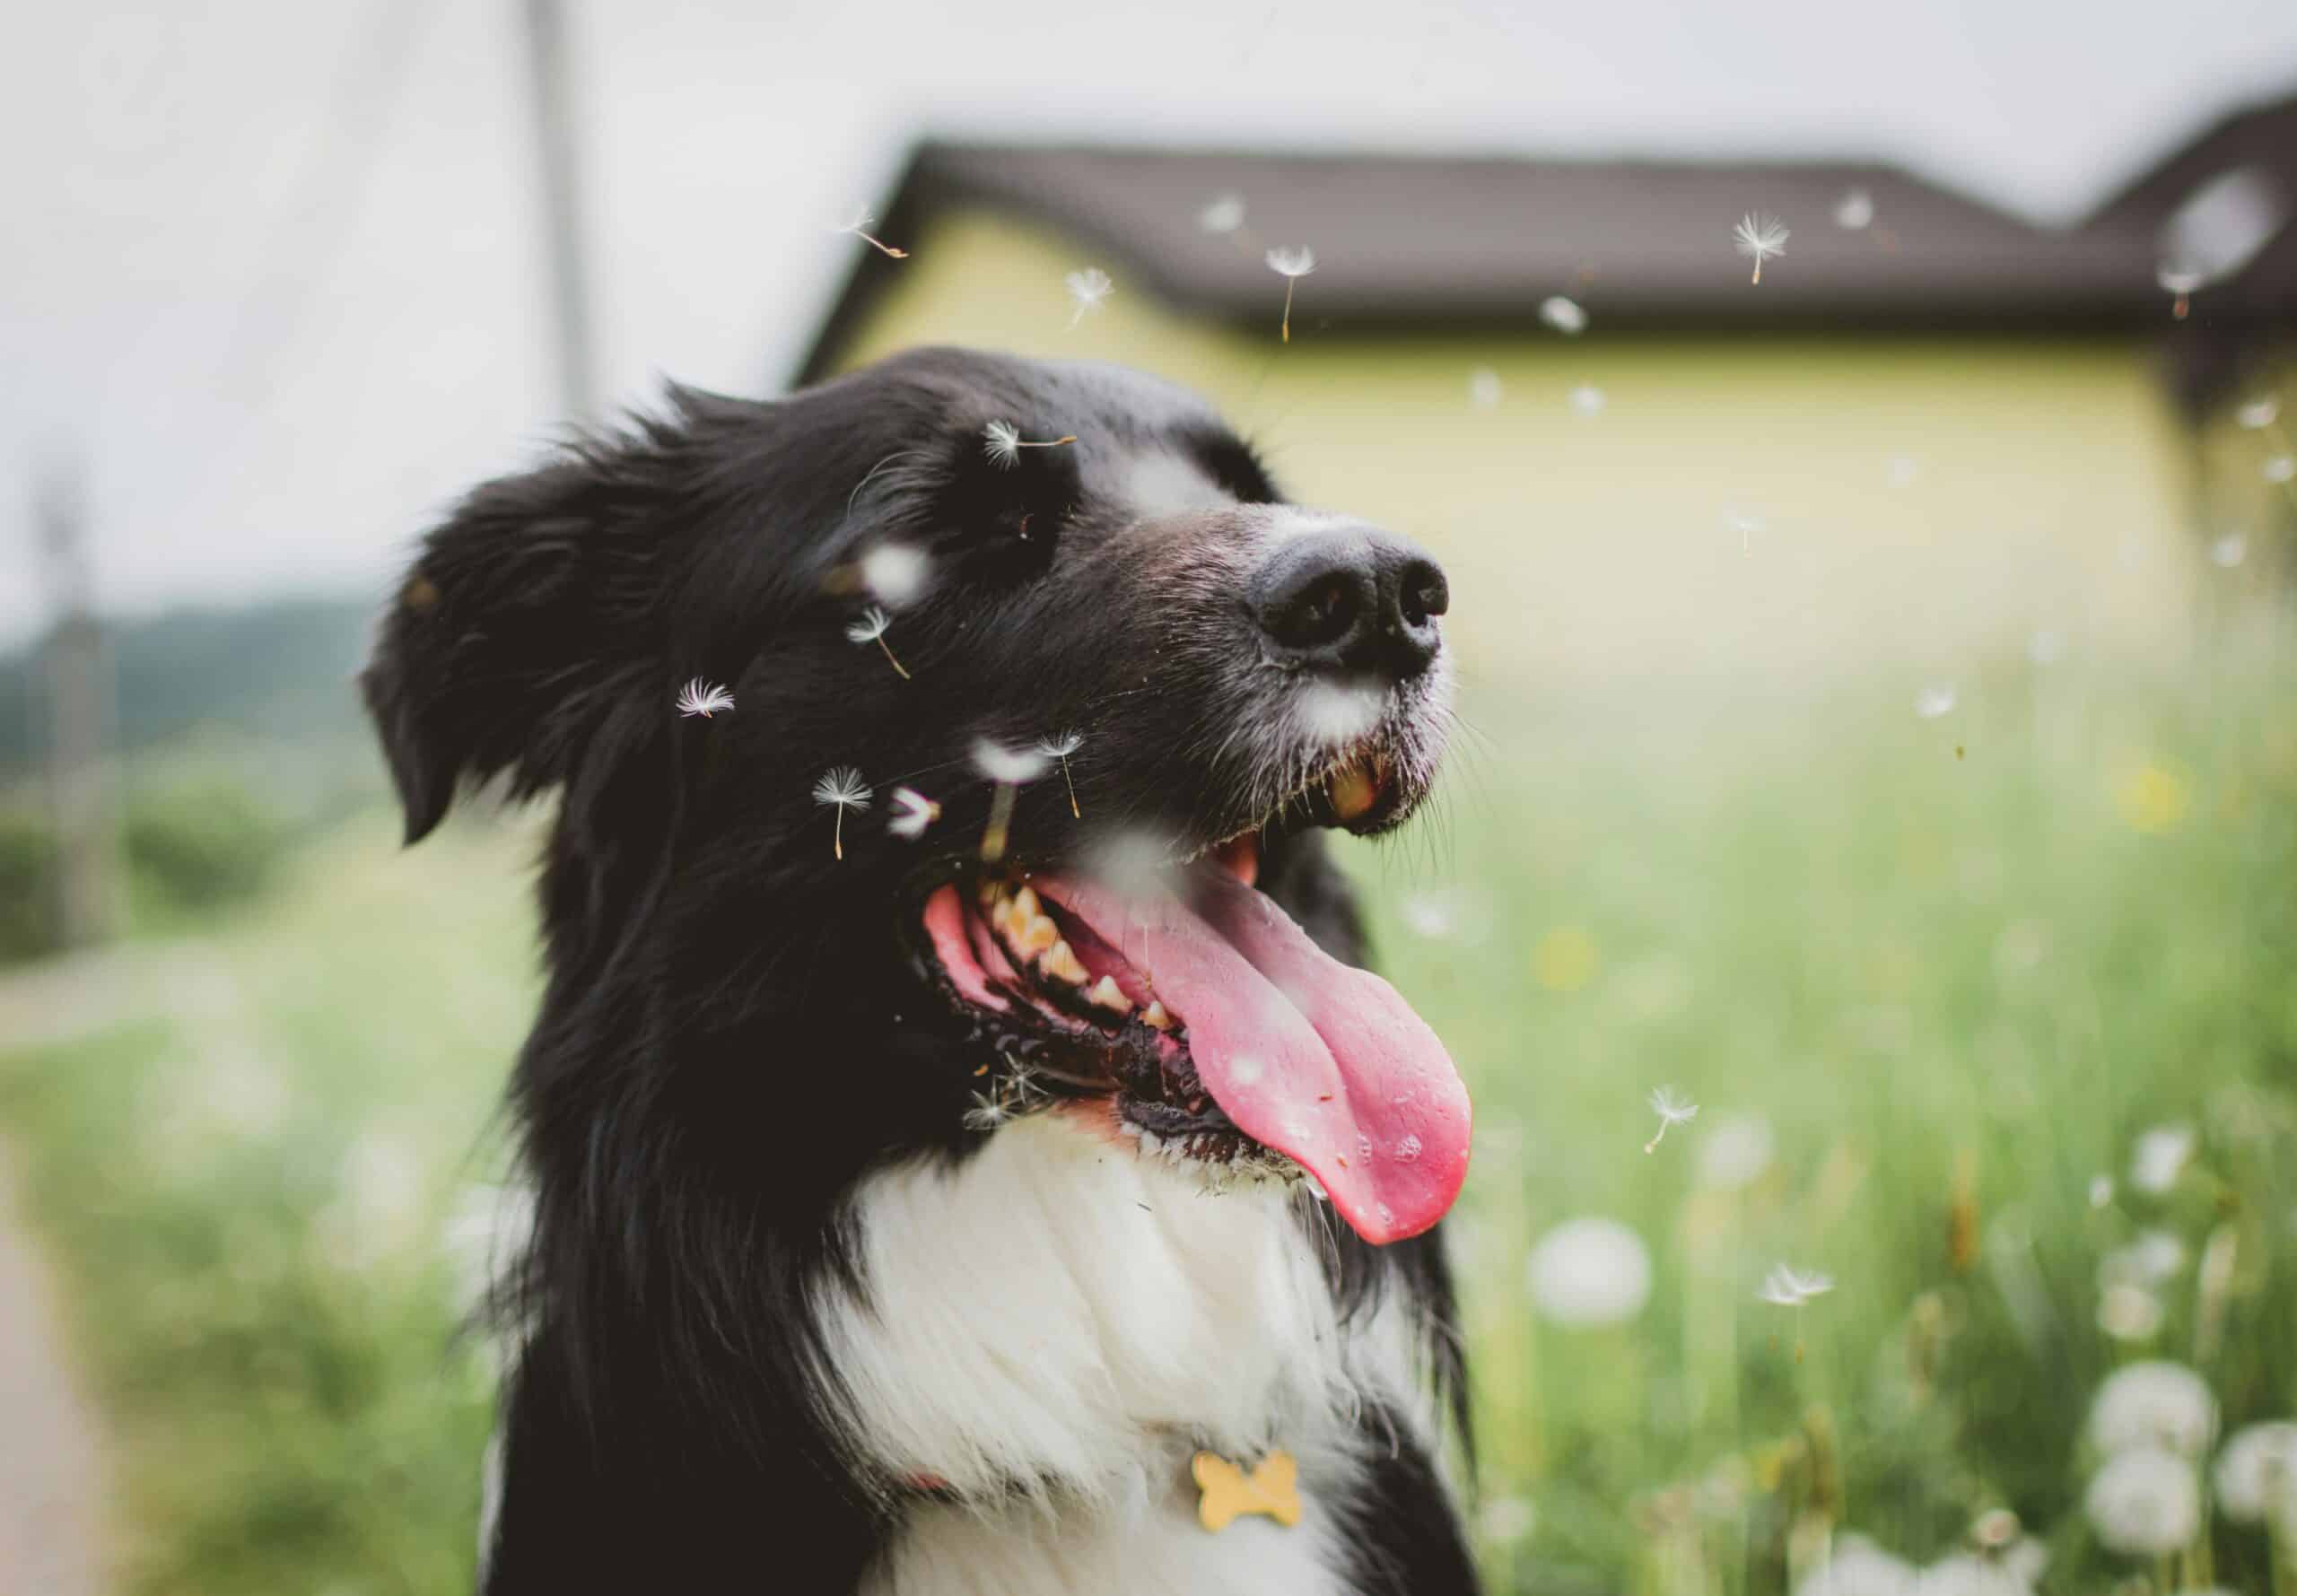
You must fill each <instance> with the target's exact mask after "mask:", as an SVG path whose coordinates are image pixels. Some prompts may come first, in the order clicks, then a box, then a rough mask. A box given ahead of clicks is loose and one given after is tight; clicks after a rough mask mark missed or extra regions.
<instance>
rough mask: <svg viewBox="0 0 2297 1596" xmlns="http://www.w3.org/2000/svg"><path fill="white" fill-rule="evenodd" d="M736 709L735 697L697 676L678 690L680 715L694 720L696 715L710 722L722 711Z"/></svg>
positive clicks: (713, 683) (715, 684)
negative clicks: (713, 716)
mask: <svg viewBox="0 0 2297 1596" xmlns="http://www.w3.org/2000/svg"><path fill="white" fill-rule="evenodd" d="M733 707H734V695H733V694H732V693H729V692H727V691H726V689H725V688H723V687H721V686H720V685H718V684H717V683H715V682H705V681H703V679H702V678H701V677H700V676H696V677H694V680H692V681H691V682H688V683H687V684H686V685H685V686H683V687H681V688H679V689H678V698H677V711H678V713H679V714H681V715H684V716H686V717H687V718H688V719H692V718H693V717H694V716H695V715H699V716H701V717H702V718H703V720H709V719H710V718H711V717H712V715H715V714H716V713H717V712H718V711H721V710H730V709H732V708H733Z"/></svg>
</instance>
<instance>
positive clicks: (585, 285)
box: [526, 0, 598, 422]
mask: <svg viewBox="0 0 2297 1596" xmlns="http://www.w3.org/2000/svg"><path fill="white" fill-rule="evenodd" d="M526 13H527V64H528V74H529V76H530V78H531V79H532V88H533V92H534V111H535V146H536V154H537V159H538V160H539V161H540V166H539V168H538V174H537V175H538V176H539V177H540V179H541V182H542V216H543V249H544V253H545V257H546V258H545V266H546V270H547V272H548V274H549V277H550V308H551V328H552V335H553V340H554V342H555V344H556V347H557V356H558V402H559V406H560V408H561V409H562V410H563V411H564V412H565V415H566V419H567V420H569V421H574V422H589V421H592V420H595V419H596V417H597V411H596V409H595V406H596V404H597V397H598V396H597V373H596V371H594V370H593V368H592V354H591V349H590V269H589V261H588V256H587V255H586V253H585V249H584V237H585V235H584V233H583V231H582V173H581V160H580V158H579V152H578V148H577V145H576V141H575V120H574V104H575V93H574V83H573V74H572V65H571V63H570V62H569V60H568V49H567V27H566V7H565V4H564V0H526Z"/></svg>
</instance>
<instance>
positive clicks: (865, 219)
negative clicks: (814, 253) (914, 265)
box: [830, 209, 909, 260]
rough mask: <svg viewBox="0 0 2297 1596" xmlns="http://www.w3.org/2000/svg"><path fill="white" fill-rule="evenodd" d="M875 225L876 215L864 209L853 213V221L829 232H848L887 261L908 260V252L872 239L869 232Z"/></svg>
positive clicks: (877, 239)
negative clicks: (883, 256)
mask: <svg viewBox="0 0 2297 1596" xmlns="http://www.w3.org/2000/svg"><path fill="white" fill-rule="evenodd" d="M877 225H878V217H877V213H875V212H874V211H869V210H867V209H864V210H859V211H856V212H854V213H853V220H852V221H851V222H847V223H846V224H845V225H844V226H843V227H836V228H832V229H831V230H830V231H833V232H850V233H852V235H853V236H854V237H855V238H857V239H860V240H861V241H862V242H863V243H865V244H867V245H869V247H870V248H871V249H876V250H878V251H879V252H880V253H882V254H883V255H885V256H886V258H887V259H889V260H907V259H908V258H909V251H908V250H906V249H895V248H894V247H893V246H892V245H891V244H888V243H886V241H885V240H883V239H879V238H873V237H872V236H871V235H870V233H869V229H870V228H873V227H875V226H877Z"/></svg>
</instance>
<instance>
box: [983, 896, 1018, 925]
mask: <svg viewBox="0 0 2297 1596" xmlns="http://www.w3.org/2000/svg"><path fill="white" fill-rule="evenodd" d="M989 923H990V924H991V925H992V926H994V927H996V928H997V929H999V930H1000V931H1004V930H1009V929H1012V924H1013V900H1012V899H1010V898H1000V899H998V900H997V902H996V903H995V905H994V906H993V907H991V910H990V911H989Z"/></svg>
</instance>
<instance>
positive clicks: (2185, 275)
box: [2153, 261, 2209, 321]
mask: <svg viewBox="0 0 2297 1596" xmlns="http://www.w3.org/2000/svg"><path fill="white" fill-rule="evenodd" d="M2153 280H2154V281H2155V282H2156V283H2160V284H2161V285H2162V292H2163V293H2166V294H2169V295H2170V319H2172V320H2174V321H2183V320H2184V319H2185V318H2186V317H2187V315H2188V313H2190V312H2191V310H2193V292H2194V290H2195V289H2197V288H2199V287H2200V286H2201V285H2202V284H2203V283H2206V282H2208V281H2209V276H2208V274H2207V273H2205V272H2197V271H2194V270H2193V269H2191V268H2190V267H2187V266H2173V265H2170V263H2169V262H2167V261H2164V262H2163V263H2162V266H2160V267H2159V268H2157V269H2156V270H2155V272H2154V274H2153Z"/></svg>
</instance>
